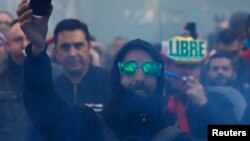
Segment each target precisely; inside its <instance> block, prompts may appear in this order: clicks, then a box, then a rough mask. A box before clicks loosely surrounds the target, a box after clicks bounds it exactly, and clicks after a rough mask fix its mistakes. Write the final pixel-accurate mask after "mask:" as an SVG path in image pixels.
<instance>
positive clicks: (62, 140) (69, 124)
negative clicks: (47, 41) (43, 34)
mask: <svg viewBox="0 0 250 141" xmlns="http://www.w3.org/2000/svg"><path fill="white" fill-rule="evenodd" d="M31 48H32V46H31V45H29V46H28V47H27V48H26V53H27V58H26V60H25V65H24V103H25V106H26V108H27V111H28V114H29V116H30V117H31V119H32V121H33V124H34V126H35V128H36V129H37V130H38V131H39V134H40V135H41V136H42V138H43V140H44V141H103V140H104V133H103V130H102V129H101V124H100V120H99V118H98V116H97V115H96V113H95V112H94V111H93V110H91V109H90V108H88V107H86V106H82V107H77V106H71V105H67V104H66V103H64V102H63V101H62V100H61V99H60V98H59V97H58V96H57V94H56V93H55V90H54V86H53V82H52V72H51V66H50V60H49V57H48V56H47V55H46V53H45V51H43V52H42V53H41V54H40V55H38V56H36V57H33V56H32V55H31V50H32V49H31Z"/></svg>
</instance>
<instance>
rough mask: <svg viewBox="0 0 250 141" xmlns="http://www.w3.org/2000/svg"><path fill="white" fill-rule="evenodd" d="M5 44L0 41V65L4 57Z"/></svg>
mask: <svg viewBox="0 0 250 141" xmlns="http://www.w3.org/2000/svg"><path fill="white" fill-rule="evenodd" d="M6 54H7V53H6V43H5V42H4V41H3V40H1V39H0V64H1V63H2V62H3V60H4V58H5V56H6Z"/></svg>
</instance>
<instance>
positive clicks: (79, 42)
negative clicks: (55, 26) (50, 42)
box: [55, 29, 90, 75]
mask: <svg viewBox="0 0 250 141" xmlns="http://www.w3.org/2000/svg"><path fill="white" fill-rule="evenodd" d="M55 56H56V59H57V60H58V61H59V63H60V64H61V65H62V67H63V68H64V70H65V71H66V73H68V74H69V75H79V74H83V73H84V72H86V71H87V68H88V65H89V57H90V44H89V42H88V41H87V40H86V36H85V33H84V32H83V31H82V30H80V29H76V30H72V31H71V30H66V31H62V32H60V33H59V34H58V42H57V45H56V48H55Z"/></svg>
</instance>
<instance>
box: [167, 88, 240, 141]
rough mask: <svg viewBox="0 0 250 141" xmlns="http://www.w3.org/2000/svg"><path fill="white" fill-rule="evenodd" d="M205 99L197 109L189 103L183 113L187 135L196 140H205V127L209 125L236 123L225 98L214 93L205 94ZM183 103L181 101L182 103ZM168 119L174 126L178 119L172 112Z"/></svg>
mask: <svg viewBox="0 0 250 141" xmlns="http://www.w3.org/2000/svg"><path fill="white" fill-rule="evenodd" d="M207 98H208V102H207V103H206V104H205V105H203V106H201V107H197V106H195V105H193V104H192V103H191V102H189V105H188V106H187V108H186V112H184V114H185V116H186V119H187V124H188V128H189V133H190V135H191V136H193V137H195V138H196V139H207V127H208V125H209V124H235V123H237V122H236V117H235V115H234V114H233V113H234V112H233V105H232V104H231V103H230V102H229V100H228V99H227V98H226V97H224V96H223V95H221V94H218V93H215V92H213V93H210V92H207ZM184 101H185V100H182V102H184ZM174 105H175V104H174ZM184 105H185V104H184ZM170 111H171V110H170ZM169 117H170V119H168V121H174V123H172V124H175V122H176V121H177V119H178V117H177V113H176V112H175V111H173V112H172V116H169ZM173 119H174V120H173Z"/></svg>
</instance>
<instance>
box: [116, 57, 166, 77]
mask: <svg viewBox="0 0 250 141" xmlns="http://www.w3.org/2000/svg"><path fill="white" fill-rule="evenodd" d="M118 67H119V70H120V74H121V75H126V76H133V75H135V73H136V72H137V70H138V68H142V71H143V72H144V73H145V74H146V75H147V76H150V77H157V76H159V75H160V72H161V67H162V66H161V64H159V63H156V62H145V63H144V64H143V65H142V66H139V65H138V63H137V62H136V61H123V62H119V64H118Z"/></svg>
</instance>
